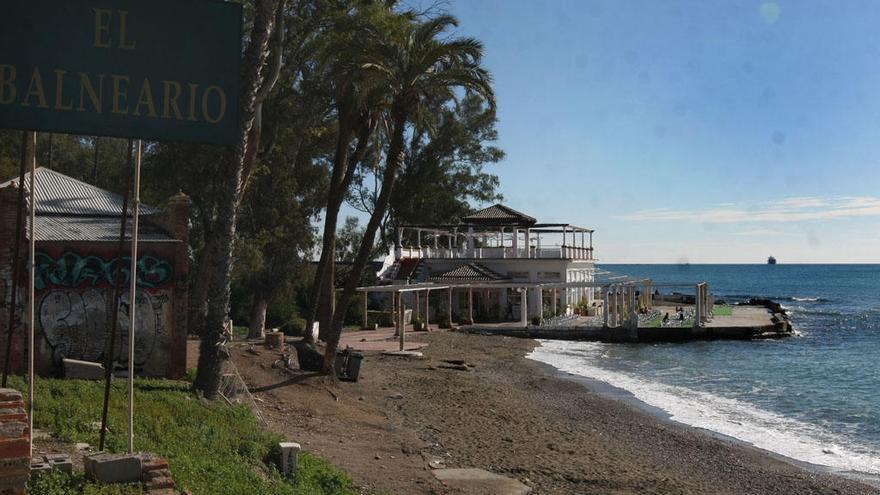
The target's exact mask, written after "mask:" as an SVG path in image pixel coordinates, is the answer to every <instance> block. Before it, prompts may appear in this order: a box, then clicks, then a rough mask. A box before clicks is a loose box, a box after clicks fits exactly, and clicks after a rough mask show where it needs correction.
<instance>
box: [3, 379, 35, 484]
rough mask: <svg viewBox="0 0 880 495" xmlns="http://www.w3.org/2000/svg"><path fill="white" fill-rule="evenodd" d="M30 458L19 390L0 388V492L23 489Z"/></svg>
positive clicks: (25, 419)
mask: <svg viewBox="0 0 880 495" xmlns="http://www.w3.org/2000/svg"><path fill="white" fill-rule="evenodd" d="M30 458H31V456H30V430H29V429H28V418H27V413H26V412H25V409H24V403H23V402H22V400H21V393H20V392H19V391H18V390H13V389H9V388H0V495H19V494H24V493H25V487H26V485H27V481H28V476H29V475H30Z"/></svg>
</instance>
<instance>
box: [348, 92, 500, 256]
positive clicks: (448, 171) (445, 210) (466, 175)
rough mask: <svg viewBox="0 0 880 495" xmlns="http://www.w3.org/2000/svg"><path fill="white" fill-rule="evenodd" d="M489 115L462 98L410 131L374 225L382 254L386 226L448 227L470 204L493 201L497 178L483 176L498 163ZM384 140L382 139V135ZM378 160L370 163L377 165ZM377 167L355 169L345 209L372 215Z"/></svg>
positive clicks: (470, 97) (479, 102)
mask: <svg viewBox="0 0 880 495" xmlns="http://www.w3.org/2000/svg"><path fill="white" fill-rule="evenodd" d="M496 122H497V119H496V117H495V112H494V111H493V110H492V109H491V108H488V107H487V105H486V104H485V101H484V100H483V98H482V97H480V96H479V95H475V94H471V93H467V94H465V96H464V97H463V98H462V99H461V100H460V101H459V102H457V104H450V102H448V101H444V102H439V103H437V104H436V105H435V108H433V109H429V110H428V111H426V112H424V114H423V118H422V119H421V121H418V122H416V123H415V124H413V126H412V131H411V133H410V137H409V139H408V146H407V151H406V158H405V159H404V162H403V164H402V165H401V168H400V171H399V172H398V174H397V178H396V181H397V184H396V185H395V188H394V193H393V194H392V195H391V199H390V201H389V204H388V213H387V215H386V216H385V219H383V221H382V223H381V224H380V234H381V235H380V237H379V239H380V241H382V243H383V247H385V248H387V244H386V243H388V242H389V241H390V239H389V235H388V233H389V231H392V230H393V229H390V228H389V225H392V226H395V227H396V226H397V225H400V224H405V223H433V224H446V223H454V222H456V221H457V220H458V219H459V218H461V217H462V216H463V215H466V214H467V213H468V212H469V211H470V210H471V204H472V203H474V202H476V203H486V202H490V201H499V200H501V199H502V197H501V195H500V194H499V193H498V177H497V176H496V175H494V174H491V173H489V172H487V171H486V170H485V168H486V166H487V165H491V164H494V163H497V162H499V161H501V160H502V159H503V158H504V152H503V151H502V150H501V149H499V148H498V147H497V146H495V145H494V142H495V141H496V140H497V139H498V132H497V130H496V129H495V123H496ZM382 137H383V138H384V137H385V135H384V134H382ZM377 159H378V157H375V158H374V157H372V156H371V157H370V158H369V160H368V161H370V160H377ZM377 169H378V168H377V167H361V168H360V169H359V173H358V174H357V175H356V176H355V180H354V181H353V186H352V190H351V194H350V197H349V199H348V202H349V204H350V205H351V206H352V207H354V208H355V209H357V210H360V211H363V212H365V213H367V214H370V213H372V212H373V208H374V205H375V202H376V198H377V197H378V195H379V191H380V189H381V182H380V179H381V177H380V176H379V174H377V173H375V172H376V170H377Z"/></svg>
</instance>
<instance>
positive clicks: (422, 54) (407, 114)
mask: <svg viewBox="0 0 880 495" xmlns="http://www.w3.org/2000/svg"><path fill="white" fill-rule="evenodd" d="M401 18H403V19H405V20H406V21H407V22H403V23H395V24H393V25H391V26H383V27H384V28H385V29H382V30H380V29H372V30H371V32H370V33H369V34H370V36H369V37H368V38H367V39H366V40H364V44H365V46H366V47H367V49H366V50H365V52H366V56H365V57H364V59H363V61H362V62H361V67H362V68H363V69H365V70H367V71H368V73H369V74H370V79H369V80H368V81H369V82H370V85H371V88H374V89H377V90H379V91H381V92H382V93H383V94H384V95H386V98H385V99H384V101H383V104H384V105H385V108H384V110H385V114H386V119H387V120H388V129H389V143H388V151H387V155H386V162H385V170H384V171H383V173H382V188H381V191H380V192H379V195H378V197H377V198H376V203H375V208H374V210H373V212H372V214H371V215H370V220H369V222H368V223H367V227H366V231H365V232H364V236H363V239H362V240H361V245H360V248H359V249H358V253H357V256H356V257H355V260H354V264H353V266H352V268H351V271H350V272H349V274H348V276H347V277H346V280H345V284H344V286H343V291H342V295H341V297H340V299H339V304H338V306H337V307H336V309H335V311H334V313H333V323H332V327H331V332H330V333H329V335H328V336H327V346H326V348H325V353H324V371H325V372H326V373H329V372H330V371H331V370H332V369H333V363H334V361H335V358H336V349H337V347H338V345H339V337H340V335H341V333H342V324H343V319H344V317H345V313H346V310H347V309H348V305H349V304H350V302H351V300H352V298H353V296H354V292H355V289H356V288H357V284H358V281H359V280H360V275H361V273H362V272H363V270H364V267H365V266H366V264H367V261H368V258H369V255H370V252H371V251H372V248H373V244H374V242H375V238H376V231H377V230H378V228H379V225H380V223H381V221H382V218H383V217H384V216H385V213H386V211H387V209H388V201H389V198H390V197H391V193H392V191H393V188H394V181H395V178H396V176H397V172H398V170H399V169H400V167H401V164H402V163H403V161H404V158H405V156H404V155H405V147H404V137H405V134H406V130H407V125H408V124H410V123H412V122H417V121H419V120H421V118H420V117H421V115H422V114H423V112H425V111H426V109H427V108H430V107H431V105H430V103H431V102H437V101H448V100H450V99H455V96H456V90H464V91H467V92H471V93H473V94H476V95H479V96H481V97H482V98H484V99H485V100H486V101H487V102H488V103H489V105H490V107H491V108H492V109H493V110H494V107H495V95H494V92H493V90H492V76H491V75H490V74H489V72H488V71H487V70H486V69H485V68H483V67H482V65H481V61H482V56H483V45H482V44H481V43H480V42H479V41H477V40H475V39H473V38H454V39H448V38H441V35H443V34H444V32H445V31H446V30H447V29H449V28H451V27H456V26H458V21H457V20H456V19H455V18H454V17H452V16H449V15H442V16H438V17H436V18H432V19H428V20H426V21H416V20H414V18H413V17H412V16H411V15H409V14H403V15H402V16H401Z"/></svg>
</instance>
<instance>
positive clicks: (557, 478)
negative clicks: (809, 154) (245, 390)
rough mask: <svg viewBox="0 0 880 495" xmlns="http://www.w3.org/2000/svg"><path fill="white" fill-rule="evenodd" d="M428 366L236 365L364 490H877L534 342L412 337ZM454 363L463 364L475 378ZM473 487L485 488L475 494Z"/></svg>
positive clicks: (268, 354) (265, 401) (286, 423)
mask: <svg viewBox="0 0 880 495" xmlns="http://www.w3.org/2000/svg"><path fill="white" fill-rule="evenodd" d="M411 340H420V341H425V342H427V343H428V344H429V345H428V346H427V347H425V348H424V349H423V352H424V355H425V356H424V359H405V358H398V357H391V356H382V355H380V354H378V353H375V352H373V353H368V354H367V356H366V359H365V362H364V366H363V369H362V371H361V380H360V381H359V382H358V383H346V382H337V383H333V382H329V381H328V380H326V379H325V378H322V377H317V376H315V375H314V374H311V373H304V372H300V371H288V370H281V369H277V368H273V367H272V362H273V361H274V360H275V359H277V357H278V352H277V351H271V350H266V349H263V348H262V347H257V346H255V349H256V350H257V354H254V353H251V352H247V351H246V350H245V346H244V345H243V344H238V345H237V346H235V347H233V358H234V360H235V363H236V364H237V366H238V368H239V370H240V372H241V374H242V376H243V377H244V379H245V380H246V381H247V383H248V384H249V386H250V387H251V390H252V391H253V393H254V395H255V397H256V398H257V403H258V404H260V407H261V409H262V410H263V413H264V416H265V418H266V421H267V423H268V426H269V428H271V429H273V430H275V431H277V432H279V433H282V434H283V435H284V436H285V437H287V438H289V439H291V440H295V441H299V442H301V443H302V444H303V449H304V450H307V451H312V452H315V453H318V454H320V455H322V456H324V457H326V458H328V459H329V460H330V461H331V462H332V463H333V464H335V465H337V466H339V467H340V468H342V469H345V470H346V471H348V472H349V473H350V474H351V475H352V477H353V478H354V479H355V481H356V483H357V484H358V485H359V486H360V487H361V488H362V490H363V492H364V493H374V492H379V493H394V494H408V493H412V494H415V493H436V494H441V493H444V494H445V493H465V492H462V491H460V490H456V489H453V488H450V487H447V486H444V485H443V484H441V483H440V482H438V481H437V480H436V479H435V478H434V476H433V475H432V474H431V466H440V465H442V466H444V467H477V468H482V469H486V470H489V471H492V472H494V473H498V474H501V475H504V476H508V477H511V478H515V479H517V480H519V481H521V482H523V483H525V484H526V485H528V486H530V487H532V493H539V494H544V493H553V494H556V493H559V494H587V493H597V494H598V493H602V494H607V493H657V494H676V493H682V494H685V493H686V494H696V493H707V494H708V493H713V494H714V493H719V494H722V493H723V494H746V493H752V494H792V493H798V494H820V493H821V494H826V493H827V494H832V493H835V494H869V493H880V490H878V489H875V488H873V487H870V486H867V485H864V484H862V483H859V482H857V481H853V480H850V479H845V478H842V477H837V476H832V475H827V474H823V473H820V472H814V471H808V470H805V469H802V468H799V467H797V466H795V465H793V464H790V463H788V462H784V461H782V460H779V459H777V458H774V457H771V456H770V455H768V454H767V453H765V452H763V451H761V450H758V449H755V448H751V447H748V446H743V445H740V444H736V443H733V442H730V441H726V440H722V439H719V438H715V437H713V436H711V435H709V434H708V433H705V432H702V431H698V430H696V429H693V428H689V427H685V426H683V425H679V424H676V423H673V422H670V421H668V420H664V419H662V418H658V417H656V416H654V415H651V414H648V413H646V412H644V411H642V410H640V409H638V408H636V407H634V406H633V405H631V404H628V403H626V401H621V400H615V399H612V398H609V397H607V396H604V395H600V394H597V393H594V392H592V391H590V390H589V389H588V388H587V387H585V386H584V384H583V383H582V382H578V381H575V380H571V379H568V378H565V377H562V376H559V374H558V373H555V372H554V371H553V370H552V369H551V368H549V367H547V366H545V365H542V364H540V363H537V362H534V361H531V360H529V359H527V358H525V356H526V355H527V354H528V353H529V352H530V351H531V349H532V348H533V347H534V346H535V345H537V343H536V342H535V341H533V340H528V339H516V338H508V337H487V336H479V335H465V334H459V333H449V332H432V333H429V334H413V335H412V339H411ZM445 361H456V362H457V361H463V362H464V363H465V364H466V367H467V371H464V370H463V369H462V368H461V367H460V366H455V365H449V364H448V363H446V362H445ZM470 493H473V492H470Z"/></svg>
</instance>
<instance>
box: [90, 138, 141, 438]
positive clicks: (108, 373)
mask: <svg viewBox="0 0 880 495" xmlns="http://www.w3.org/2000/svg"><path fill="white" fill-rule="evenodd" d="M132 157H133V151H132V140H131V139H129V140H128V161H127V162H126V163H127V169H128V172H129V174H128V177H129V179H128V185H127V186H126V188H125V192H124V193H123V195H122V218H121V219H120V222H119V223H120V225H119V247H118V249H117V253H118V254H117V255H116V263H114V270H115V272H114V273H115V276H114V279H113V306H112V308H113V309H112V310H111V311H110V344H109V345H108V346H107V348H106V349H105V350H104V352H106V354H107V355H106V356H104V367H105V368H104V406H103V409H102V412H101V435H100V437H99V441H98V450H104V440H105V439H106V437H107V414H108V409H109V407H110V381H111V379H112V377H113V357H114V354H115V353H116V334H117V330H118V329H119V298H120V296H121V293H122V255H123V254H124V253H123V252H124V251H125V224H126V221H127V220H128V197H129V195H130V194H131V185H132V182H133V180H134V178H133V177H132V175H134V174H133V171H134V169H133V168H132Z"/></svg>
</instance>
